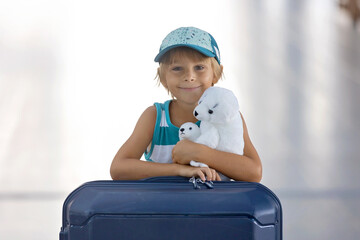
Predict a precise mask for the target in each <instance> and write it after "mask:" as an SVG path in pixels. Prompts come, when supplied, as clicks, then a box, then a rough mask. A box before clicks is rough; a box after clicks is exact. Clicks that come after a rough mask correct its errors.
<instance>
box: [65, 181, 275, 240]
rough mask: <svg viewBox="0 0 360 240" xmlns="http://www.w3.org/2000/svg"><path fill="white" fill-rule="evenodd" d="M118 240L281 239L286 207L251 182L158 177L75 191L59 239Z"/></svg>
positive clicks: (94, 184)
mask: <svg viewBox="0 0 360 240" xmlns="http://www.w3.org/2000/svg"><path fill="white" fill-rule="evenodd" d="M196 187H197V188H196ZM115 239H116V240H120V239H142V240H143V239H156V240H158V239H189V240H190V239H197V240H201V239H206V240H209V239H244V240H245V239H246V240H247V239H249V240H250V239H251V240H253V239H256V240H265V239H266V240H270V239H271V240H273V239H277V240H280V239H282V209H281V204H280V201H279V199H278V198H277V197H276V195H275V194H274V193H273V192H272V191H270V190H269V189H268V188H266V187H265V186H263V185H262V184H259V183H249V182H234V181H232V182H214V183H213V185H211V184H204V183H198V184H196V182H189V179H188V178H182V177H157V178H150V179H145V180H140V181H94V182H88V183H85V184H84V185H82V186H80V187H78V188H77V189H76V190H74V191H73V192H72V193H71V194H70V195H69V196H68V197H67V199H66V200H65V202H64V206H63V220H62V227H61V231H60V240H115Z"/></svg>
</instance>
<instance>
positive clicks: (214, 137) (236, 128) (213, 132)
mask: <svg viewBox="0 0 360 240" xmlns="http://www.w3.org/2000/svg"><path fill="white" fill-rule="evenodd" d="M194 116H195V117H196V118H197V119H198V120H201V124H200V132H201V134H200V136H199V137H197V138H196V140H194V142H197V143H200V144H204V145H207V146H209V147H211V148H215V149H217V150H219V151H224V152H231V153H236V154H239V155H242V154H243V153H244V138H243V122H242V119H241V115H240V112H239V104H238V101H237V99H236V97H235V95H234V93H233V92H232V91H230V90H228V89H225V88H220V87H210V88H208V89H207V90H206V91H205V92H204V93H203V95H202V96H201V98H200V100H199V103H198V106H196V108H195V109H194ZM220 176H221V179H222V180H229V178H228V177H226V176H224V175H222V174H220Z"/></svg>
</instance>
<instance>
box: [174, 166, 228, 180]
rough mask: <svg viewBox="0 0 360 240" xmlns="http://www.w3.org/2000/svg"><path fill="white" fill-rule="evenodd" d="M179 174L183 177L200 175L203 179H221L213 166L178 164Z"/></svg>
mask: <svg viewBox="0 0 360 240" xmlns="http://www.w3.org/2000/svg"><path fill="white" fill-rule="evenodd" d="M178 166H179V168H180V170H179V175H180V176H183V177H199V178H201V180H203V181H206V180H208V181H221V178H220V176H219V174H218V173H217V172H216V171H215V170H214V169H212V168H208V167H191V166H187V165H180V164H178Z"/></svg>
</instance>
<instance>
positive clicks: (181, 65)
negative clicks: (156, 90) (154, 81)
mask: <svg viewBox="0 0 360 240" xmlns="http://www.w3.org/2000/svg"><path fill="white" fill-rule="evenodd" d="M217 81H218V80H217V79H216V78H215V75H214V71H213V69H212V66H211V62H210V61H209V60H205V61H201V60H195V59H193V58H190V57H188V56H186V55H183V56H181V57H177V58H175V59H174V61H173V63H171V64H170V65H168V66H167V68H166V70H165V74H164V78H163V79H161V83H162V84H163V85H164V86H165V87H166V88H167V89H168V90H169V91H170V92H171V93H172V95H173V96H174V97H175V98H176V99H177V100H178V101H182V102H185V103H188V104H197V102H198V100H199V99H200V97H201V95H202V94H203V92H204V91H205V90H206V89H208V88H209V87H211V86H212V85H213V84H215V83H216V82H217Z"/></svg>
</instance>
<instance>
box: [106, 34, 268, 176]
mask: <svg viewBox="0 0 360 240" xmlns="http://www.w3.org/2000/svg"><path fill="white" fill-rule="evenodd" d="M155 61H156V62H159V63H160V66H159V68H158V78H159V80H160V83H161V84H162V85H163V86H164V87H165V89H166V90H167V91H168V92H169V93H170V94H171V96H172V100H168V101H166V102H165V103H163V104H159V103H155V104H154V105H153V106H150V107H148V108H147V109H146V110H145V111H144V112H143V114H142V115H141V116H140V118H139V120H138V122H137V124H136V126H135V129H134V131H133V133H132V134H131V136H130V137H129V139H128V140H127V141H126V142H125V143H124V144H123V146H122V147H121V148H120V149H119V151H118V152H117V154H116V155H115V158H114V160H113V162H112V164H111V169H110V173H111V177H112V178H113V179H114V180H125V179H127V180H130V179H142V178H147V177H154V176H184V177H193V176H195V177H200V178H201V179H202V180H204V181H205V179H207V180H221V179H220V176H219V174H218V172H221V173H222V174H224V175H226V176H228V177H229V178H231V179H234V180H241V181H251V182H260V180H261V177H262V165H261V160H260V158H259V156H258V154H257V152H256V149H255V147H254V146H253V144H252V143H251V141H250V138H249V134H248V131H247V128H246V124H245V121H244V119H243V129H244V134H243V138H244V143H245V145H244V154H243V155H238V154H233V153H228V152H221V151H218V150H215V149H212V148H209V147H207V146H205V145H202V144H197V143H194V142H191V141H188V140H182V141H179V138H178V131H179V127H180V126H181V125H182V124H183V123H185V122H194V123H197V124H200V123H199V122H198V121H197V119H196V118H195V117H194V116H193V110H194V108H195V107H196V105H197V103H198V100H199V98H200V97H201V95H202V94H203V92H204V91H205V90H206V89H207V88H209V87H211V86H214V84H216V83H217V82H218V81H219V79H220V78H221V76H222V70H223V66H222V65H220V52H219V49H218V46H217V43H216V41H215V39H214V38H213V37H212V36H211V35H210V34H209V33H207V32H205V31H203V30H200V29H198V28H194V27H183V28H178V29H176V30H174V31H172V32H171V33H169V34H168V35H167V36H166V37H165V39H164V40H163V42H162V44H161V47H160V51H159V54H158V55H157V56H156V58H155ZM143 153H145V158H146V160H147V161H146V162H145V161H141V160H140V158H141V156H142V155H143ZM191 160H195V161H198V162H202V163H205V164H207V165H208V166H209V167H200V168H199V167H192V166H189V162H190V161H191Z"/></svg>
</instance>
